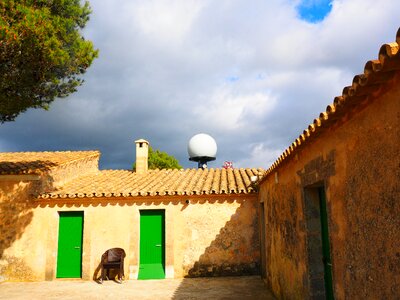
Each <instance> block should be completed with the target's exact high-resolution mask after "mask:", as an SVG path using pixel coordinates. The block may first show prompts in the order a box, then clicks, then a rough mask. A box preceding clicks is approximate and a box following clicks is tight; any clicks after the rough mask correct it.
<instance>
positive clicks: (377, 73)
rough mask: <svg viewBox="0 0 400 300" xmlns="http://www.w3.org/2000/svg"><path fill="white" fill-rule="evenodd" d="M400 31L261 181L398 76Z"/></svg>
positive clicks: (383, 46)
mask: <svg viewBox="0 0 400 300" xmlns="http://www.w3.org/2000/svg"><path fill="white" fill-rule="evenodd" d="M399 45H400V28H399V29H398V31H397V34H396V42H394V43H389V44H384V45H382V46H381V48H380V50H379V55H378V59H377V60H370V61H368V62H367V63H366V64H365V67H364V74H360V75H356V76H354V79H353V83H352V85H351V86H347V87H345V88H344V89H343V92H342V95H341V96H338V97H335V99H334V101H333V103H332V104H330V105H328V106H327V108H326V111H325V112H322V113H321V114H320V115H319V117H318V118H316V119H315V120H314V121H313V123H311V124H310V125H309V126H308V128H307V129H305V130H304V131H303V133H302V134H300V135H299V137H298V138H297V139H295V141H294V142H293V143H292V144H291V145H290V146H289V147H288V148H287V149H286V150H285V151H284V152H283V153H282V154H281V156H279V158H278V159H277V160H276V161H275V162H274V163H273V164H272V166H271V167H270V168H269V169H268V170H267V171H266V172H265V175H264V178H265V177H266V176H268V174H270V173H271V172H272V171H274V170H275V169H276V168H277V167H278V166H279V165H281V164H282V162H284V161H285V160H287V159H288V158H289V157H291V156H292V155H293V153H295V152H296V151H297V150H298V149H299V147H302V146H304V145H305V144H307V143H308V142H309V141H310V140H312V139H313V138H314V137H316V136H317V135H319V134H320V133H321V132H322V131H323V130H324V129H325V128H327V127H329V126H331V125H332V124H333V123H334V122H335V121H336V120H338V119H339V118H340V117H342V116H343V115H344V114H345V113H346V112H347V111H348V110H349V109H351V108H353V107H355V106H357V105H359V104H360V103H362V102H365V101H367V100H368V99H369V98H370V97H374V96H376V95H377V94H378V93H379V92H381V91H382V90H383V88H384V86H385V85H387V84H388V83H389V82H390V81H391V80H392V79H393V78H394V77H395V76H397V75H398V74H399V73H400V51H399Z"/></svg>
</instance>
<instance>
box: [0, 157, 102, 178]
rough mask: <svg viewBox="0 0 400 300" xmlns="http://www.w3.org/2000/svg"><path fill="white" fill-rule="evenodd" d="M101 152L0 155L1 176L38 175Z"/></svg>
mask: <svg viewBox="0 0 400 300" xmlns="http://www.w3.org/2000/svg"><path fill="white" fill-rule="evenodd" d="M99 156H100V152H99V151H46V152H3V153H0V175H4V174H7V175H22V174H36V173H42V172H43V171H48V170H50V169H53V168H55V167H59V166H62V165H66V164H69V163H72V162H75V161H78V160H82V159H86V158H89V157H99Z"/></svg>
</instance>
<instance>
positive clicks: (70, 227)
mask: <svg viewBox="0 0 400 300" xmlns="http://www.w3.org/2000/svg"><path fill="white" fill-rule="evenodd" d="M59 215H60V222H59V229H58V255H57V278H80V277H81V276H82V234H83V212H81V211H73V212H60V213H59Z"/></svg>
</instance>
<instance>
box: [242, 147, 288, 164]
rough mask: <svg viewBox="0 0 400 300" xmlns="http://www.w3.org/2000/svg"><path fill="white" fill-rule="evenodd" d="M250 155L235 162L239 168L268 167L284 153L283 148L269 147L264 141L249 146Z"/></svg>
mask: <svg viewBox="0 0 400 300" xmlns="http://www.w3.org/2000/svg"><path fill="white" fill-rule="evenodd" d="M247 150H248V155H247V156H246V157H245V158H243V159H239V160H238V161H237V162H234V167H237V168H242V167H244V168H264V169H267V168H269V166H271V164H272V163H274V161H275V160H276V159H277V158H278V157H279V156H280V155H281V154H282V151H283V149H279V148H269V147H267V146H266V145H265V144H264V143H256V144H252V145H249V146H248V147H247Z"/></svg>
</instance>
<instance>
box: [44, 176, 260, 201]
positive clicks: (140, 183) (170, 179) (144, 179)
mask: <svg viewBox="0 0 400 300" xmlns="http://www.w3.org/2000/svg"><path fill="white" fill-rule="evenodd" d="M263 172H264V170H262V169H205V170H202V169H185V170H149V171H148V172H146V173H141V174H137V173H135V172H132V171H127V170H104V171H99V172H98V173H95V174H89V175H85V176H81V177H79V178H77V179H75V180H73V181H71V182H69V183H66V184H65V185H64V186H63V187H61V188H60V189H59V190H56V191H52V192H49V193H44V194H42V195H40V196H39V198H42V199H48V198H77V197H78V198H84V197H130V196H163V195H208V194H248V193H253V192H255V189H254V186H253V184H252V182H251V177H252V176H261V175H262V174H263Z"/></svg>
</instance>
